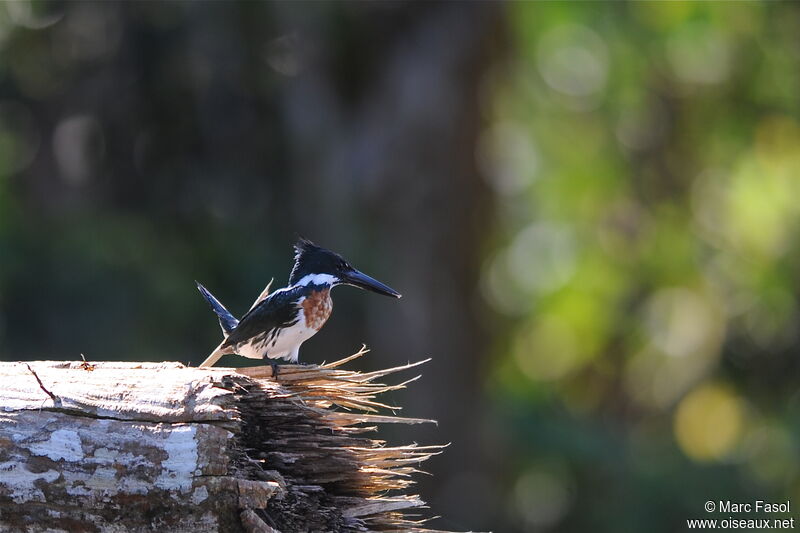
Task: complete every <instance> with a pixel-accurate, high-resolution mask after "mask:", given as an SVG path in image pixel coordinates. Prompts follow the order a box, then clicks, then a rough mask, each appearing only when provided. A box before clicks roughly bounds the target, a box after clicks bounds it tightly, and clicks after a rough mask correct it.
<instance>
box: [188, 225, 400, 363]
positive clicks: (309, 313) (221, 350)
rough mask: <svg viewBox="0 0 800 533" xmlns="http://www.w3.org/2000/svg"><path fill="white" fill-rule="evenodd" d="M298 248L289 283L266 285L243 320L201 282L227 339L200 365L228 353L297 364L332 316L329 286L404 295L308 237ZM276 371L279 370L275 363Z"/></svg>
mask: <svg viewBox="0 0 800 533" xmlns="http://www.w3.org/2000/svg"><path fill="white" fill-rule="evenodd" d="M294 251H295V256H294V266H293V267H292V271H291V274H290V275H289V284H288V285H287V286H286V287H284V288H282V289H278V290H276V291H275V292H273V293H271V294H270V293H269V285H267V288H266V289H264V292H262V293H261V295H260V296H259V297H258V299H257V300H256V302H255V303H254V304H253V306H252V307H251V308H250V310H249V311H248V312H247V313H246V314H245V315H244V316H243V317H242V319H241V320H237V319H236V317H234V316H233V314H231V312H230V311H228V310H227V309H226V308H225V306H224V305H222V303H220V301H219V300H217V299H216V298H215V297H214V295H213V294H211V293H210V292H209V291H208V290H207V289H206V288H205V287H203V286H202V285H201V284H200V283H197V288H198V289H199V290H200V293H201V294H202V295H203V296H204V297H205V299H206V300H207V301H208V303H209V304H210V305H211V309H212V310H213V311H214V312H215V313H216V314H217V317H218V318H219V324H220V327H222V333H223V335H224V337H225V338H224V340H223V341H222V342H221V343H220V344H219V346H217V347H216V349H215V350H214V351H213V352H211V355H209V356H208V357H207V358H206V360H205V361H203V363H202V364H201V365H200V366H212V365H214V363H216V362H217V361H218V360H219V359H220V358H221V357H222V356H223V355H225V354H238V355H241V356H244V357H248V358H250V359H271V360H278V359H284V360H286V361H288V362H291V363H297V362H298V356H299V353H300V345H301V344H303V342H305V341H306V340H308V339H309V338H311V337H312V336H313V335H314V334H315V333H316V332H318V331H319V330H320V329H321V328H322V326H323V325H324V324H325V322H326V321H327V320H328V317H330V316H331V312H332V311H333V301H332V300H331V289H332V288H333V287H335V286H337V285H351V286H353V287H358V288H360V289H366V290H369V291H372V292H376V293H378V294H383V295H385V296H391V297H394V298H400V297H401V295H400V293H399V292H397V291H396V290H394V289H392V288H391V287H389V286H387V285H384V284H383V283H381V282H380V281H378V280H376V279H373V278H371V277H369V276H367V275H366V274H364V273H363V272H359V271H358V270H356V269H355V268H353V267H352V266H351V265H350V263H348V262H347V261H346V260H345V259H344V258H343V257H342V256H341V255H339V254H337V253H336V252H332V251H331V250H328V249H325V248H322V247H321V246H317V245H316V244H314V243H313V242H311V241H309V240H308V239H304V238H300V239H298V241H297V242H296V243H295V245H294ZM270 283H272V282H270ZM273 372H274V373H276V374H277V366H275V364H273Z"/></svg>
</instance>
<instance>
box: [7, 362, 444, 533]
mask: <svg viewBox="0 0 800 533" xmlns="http://www.w3.org/2000/svg"><path fill="white" fill-rule="evenodd" d="M337 366H338V363H334V364H331V365H327V366H323V367H316V366H309V367H285V368H284V370H283V373H282V374H281V375H280V376H279V380H278V381H276V380H274V379H273V378H272V377H271V371H270V369H269V367H266V368H263V367H260V368H256V369H240V371H237V370H234V369H229V368H227V369H226V368H202V369H200V368H186V367H183V366H182V365H180V364H175V363H162V364H153V363H96V364H93V365H86V364H81V363H77V362H76V363H65V362H49V361H39V362H32V363H0V380H2V383H3V387H2V389H0V530H2V531H14V532H16V531H31V532H34V531H68V532H75V531H77V532H80V531H87V532H118V531H119V532H127V531H171V532H181V531H186V532H190V531H191V532H200V531H203V532H205V531H248V532H251V531H252V532H256V531H259V532H262V531H263V532H266V533H270V532H274V531H282V532H283V533H289V532H292V531H386V530H421V529H420V528H418V527H417V526H416V525H415V524H414V523H413V522H412V521H410V520H408V519H406V518H405V517H404V516H403V514H402V511H403V510H404V509H410V508H414V507H419V506H421V505H423V503H422V501H421V500H420V499H419V498H418V497H417V496H411V495H406V494H404V490H403V489H406V488H407V487H408V486H409V485H410V483H411V482H410V479H409V476H410V475H411V474H412V473H414V472H415V471H416V470H415V469H414V466H415V465H416V464H417V463H419V462H421V461H422V460H424V459H425V458H427V457H428V456H430V455H431V454H432V453H436V451H438V448H436V447H417V446H401V447H386V446H384V445H383V443H381V442H378V441H373V440H371V439H367V438H363V437H362V436H360V434H361V433H363V432H364V431H366V430H368V429H369V428H367V427H364V426H363V424H365V423H367V424H372V423H382V422H407V423H417V422H424V421H423V420H415V419H400V418H396V417H392V416H384V415H380V414H373V413H370V412H369V411H374V410H377V409H380V408H382V407H386V406H383V405H382V404H380V403H379V402H377V401H376V400H375V395H376V394H379V393H380V392H383V391H385V390H390V389H392V388H393V387H387V386H384V385H381V384H377V383H374V382H373V380H374V379H376V378H378V377H381V376H382V375H385V374H384V373H382V372H379V373H372V374H358V373H354V372H349V371H345V370H340V369H339V368H337ZM401 369H402V368H401ZM244 373H248V374H250V376H246V375H244ZM400 386H402V384H401V385H400ZM342 407H345V408H347V409H350V411H345V410H342V409H341V408H342ZM387 491H390V492H387Z"/></svg>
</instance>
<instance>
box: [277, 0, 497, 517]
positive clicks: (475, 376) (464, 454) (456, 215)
mask: <svg viewBox="0 0 800 533" xmlns="http://www.w3.org/2000/svg"><path fill="white" fill-rule="evenodd" d="M359 6H360V7H361V6H363V4H360V5H359ZM370 10H371V12H370ZM501 12H502V6H501V5H498V4H494V3H473V4H469V5H466V4H454V3H445V4H435V5H424V6H421V5H417V4H414V5H410V4H394V3H393V4H389V5H388V6H387V5H386V4H381V5H377V6H376V5H372V6H371V8H370V9H366V10H359V11H357V12H356V11H353V12H347V10H346V9H345V12H344V13H341V14H339V16H341V17H342V18H343V19H344V21H340V22H339V24H340V25H341V26H343V27H344V29H342V30H341V31H340V32H335V31H332V30H331V28H335V27H336V24H335V23H334V24H331V21H330V20H326V21H325V25H324V27H313V26H312V27H310V28H308V27H307V28H305V30H306V31H308V32H309V34H310V35H312V36H313V37H312V40H311V42H306V43H302V42H301V43H300V44H298V45H297V46H299V47H300V48H299V50H301V52H300V53H302V50H303V48H305V50H307V51H309V53H310V56H311V58H310V61H312V62H319V64H313V66H311V67H310V68H307V70H306V74H301V75H299V76H297V77H296V78H295V80H294V82H293V83H291V84H288V85H287V91H286V93H285V98H286V105H287V117H288V128H289V130H290V134H291V137H292V142H293V144H294V148H293V153H292V156H293V160H292V164H293V168H294V170H295V179H294V194H292V195H291V197H292V198H293V200H294V216H295V218H296V220H297V223H298V227H299V228H302V230H303V231H304V232H307V233H308V234H309V235H315V236H318V237H317V238H318V239H319V240H320V241H322V242H326V243H331V244H330V246H332V247H338V248H341V249H346V250H352V249H355V250H371V251H372V257H371V259H372V261H371V265H370V266H371V267H372V268H373V269H374V270H376V271H379V272H380V273H381V276H385V278H386V281H388V282H390V284H392V285H396V286H397V287H398V289H399V290H401V292H404V298H403V300H401V302H400V303H399V304H397V305H389V304H387V302H386V301H384V300H383V299H379V298H364V301H365V302H367V303H366V305H367V306H368V308H367V310H368V313H367V316H366V322H367V335H368V339H369V341H370V342H371V343H372V344H371V347H372V348H374V352H373V354H375V356H376V357H378V358H380V360H375V361H374V363H373V364H375V365H387V364H389V365H391V364H399V363H401V362H405V361H407V360H408V359H409V358H411V359H413V358H415V357H419V356H423V355H425V356H428V355H430V356H432V357H433V358H434V360H433V364H432V365H431V367H430V369H429V371H428V372H427V374H426V377H425V380H426V386H425V387H422V388H420V389H417V390H416V391H415V393H414V394H413V395H411V396H410V397H408V398H404V399H403V402H404V403H405V404H406V405H408V409H409V411H408V412H410V413H416V414H420V415H424V416H430V417H432V418H435V419H437V420H438V421H439V422H440V426H439V428H440V431H438V434H439V435H440V438H441V435H444V438H446V439H448V440H452V441H453V444H452V446H451V448H450V449H449V450H448V453H447V454H446V456H443V457H441V458H437V459H434V461H432V464H431V466H430V470H431V471H432V472H433V473H434V474H435V475H434V477H432V478H427V479H425V480H423V484H424V486H423V487H422V490H423V492H424V493H425V494H428V495H429V497H430V498H431V501H432V503H433V502H435V503H436V504H437V505H438V507H437V508H440V509H441V510H442V513H443V514H445V515H447V514H448V512H449V510H450V509H453V508H455V506H458V510H457V513H455V514H453V516H454V515H458V516H462V517H464V516H469V515H470V514H473V515H474V516H470V517H469V518H470V519H471V520H475V522H469V523H470V526H471V527H486V526H488V525H489V524H487V523H486V522H487V518H486V515H485V513H487V509H491V508H492V507H493V505H487V503H489V502H492V500H493V499H494V495H493V494H492V492H493V491H492V489H491V482H490V480H488V479H487V475H488V472H485V471H482V470H481V469H485V468H486V464H487V458H485V457H481V450H480V441H476V436H477V435H480V433H481V420H482V417H481V415H480V413H481V409H482V405H481V404H482V402H481V398H480V397H479V396H476V394H475V391H480V390H481V389H482V380H481V379H480V378H481V374H482V372H483V371H484V370H485V369H486V367H487V362H486V361H485V360H483V357H484V356H485V353H486V350H485V347H486V332H485V331H484V330H483V328H482V327H481V324H480V323H479V320H478V314H477V313H476V308H477V307H478V305H477V298H476V286H477V281H478V274H479V262H480V258H481V249H482V247H483V243H484V242H485V237H486V235H487V232H488V230H489V228H490V224H489V220H490V217H489V216H488V214H489V211H490V209H491V206H492V200H491V196H490V190H489V189H488V187H487V186H486V184H485V182H484V181H483V180H482V179H481V176H480V175H479V173H478V170H477V169H476V164H475V147H476V141H477V138H478V134H479V129H480V125H481V119H482V117H481V101H480V99H481V88H482V86H483V81H484V78H485V76H484V74H485V71H486V70H487V67H488V65H489V64H490V61H491V60H495V59H497V58H496V57H495V56H496V55H497V54H499V53H501V52H502V47H501V46H500V44H501V40H500V39H499V37H500V36H501V31H502V25H501V17H500V15H501ZM293 14H294V13H293V12H288V13H284V16H285V17H287V18H289V19H290V18H291V17H292V15H293ZM313 20H314V19H313V17H311V18H306V19H304V21H305V22H306V23H309V22H310V21H311V22H313ZM342 34H346V38H345V41H346V42H345V43H342V42H341V39H342ZM365 48H366V49H370V53H369V54H367V55H368V56H371V57H373V58H374V61H372V62H370V61H364V60H363V58H364V56H363V55H359V63H358V64H351V63H350V61H351V58H350V56H349V55H348V51H351V50H363V49H365ZM362 54H363V52H362ZM364 231H366V234H365V233H364ZM345 239H352V240H356V239H360V240H361V244H362V245H361V246H358V244H359V243H358V242H352V241H351V242H347V241H346V240H345ZM363 255H366V256H369V255H370V254H369V252H363ZM363 268H366V267H363ZM373 274H374V272H373ZM342 292H345V291H342ZM337 302H338V301H337ZM389 303H393V302H389ZM344 327H346V326H345V325H343V324H341V323H340V324H338V326H337V330H339V331H340V332H342V329H340V328H344ZM353 333H355V332H353V331H350V332H344V333H343V334H344V335H346V337H345V338H347V339H348V340H347V341H345V342H347V343H352V340H353V336H352V334H353ZM346 346H348V347H349V345H347V344H346ZM476 430H477V431H476ZM428 431H430V432H431V433H421V434H420V438H421V439H427V438H431V436H432V434H436V433H437V430H436V429H433V430H432V431H431V430H428ZM476 482H479V484H478V483H476ZM464 483H469V484H472V483H476V486H480V487H484V490H485V491H486V493H481V489H479V488H478V489H472V492H471V493H469V494H468V493H467V492H466V491H464V490H463V487H464ZM465 498H466V499H469V498H474V499H475V501H474V502H472V501H466V500H465ZM473 503H474V505H473ZM469 508H471V509H474V512H473V513H465V509H469Z"/></svg>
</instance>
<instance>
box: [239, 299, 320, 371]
mask: <svg viewBox="0 0 800 533" xmlns="http://www.w3.org/2000/svg"><path fill="white" fill-rule="evenodd" d="M299 314H300V315H301V316H300V317H298V320H297V323H296V324H295V325H293V326H290V327H288V328H285V329H282V330H280V331H279V332H278V334H277V335H276V336H275V337H274V338H272V339H267V338H262V339H253V340H251V341H250V342H248V343H242V344H239V345H237V347H236V353H237V354H239V355H242V356H244V357H248V358H250V359H289V360H290V361H291V362H293V363H295V362H297V355H298V349H299V348H300V345H301V344H303V343H304V342H305V341H307V340H308V339H310V338H311V337H312V336H313V335H314V334H315V333H316V332H317V330H316V329H313V328H310V327H308V326H307V325H306V321H305V319H304V318H303V316H302V311H300V313H299Z"/></svg>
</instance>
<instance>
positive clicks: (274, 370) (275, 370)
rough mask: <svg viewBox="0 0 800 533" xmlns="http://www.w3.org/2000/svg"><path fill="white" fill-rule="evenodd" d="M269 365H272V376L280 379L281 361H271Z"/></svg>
mask: <svg viewBox="0 0 800 533" xmlns="http://www.w3.org/2000/svg"><path fill="white" fill-rule="evenodd" d="M269 366H271V367H272V378H273V379H278V374H279V373H280V367H281V365H280V364H279V363H271V364H270V365H269Z"/></svg>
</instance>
